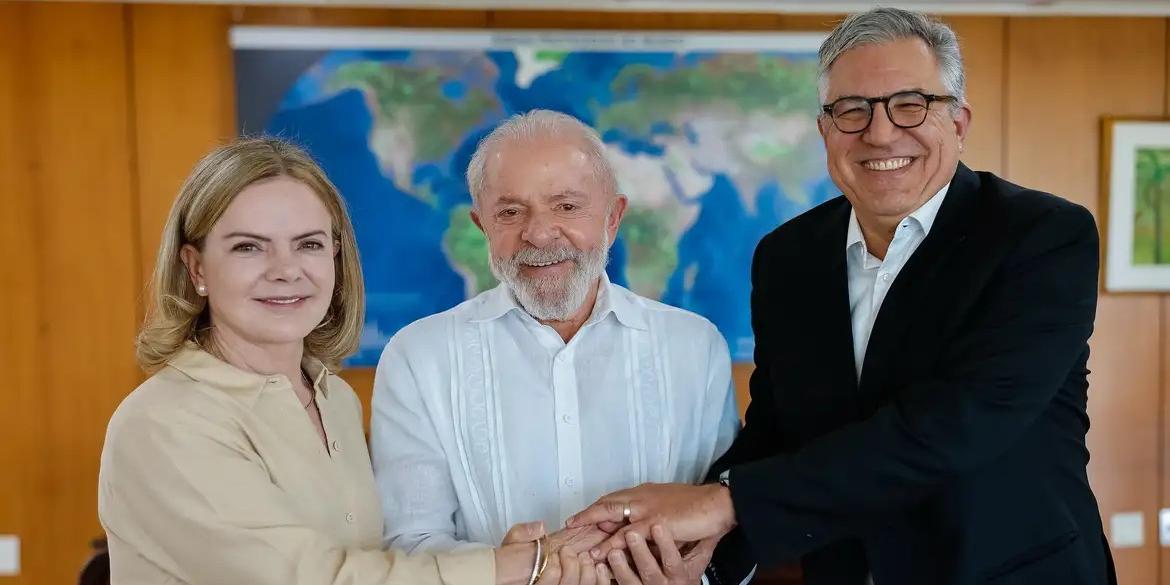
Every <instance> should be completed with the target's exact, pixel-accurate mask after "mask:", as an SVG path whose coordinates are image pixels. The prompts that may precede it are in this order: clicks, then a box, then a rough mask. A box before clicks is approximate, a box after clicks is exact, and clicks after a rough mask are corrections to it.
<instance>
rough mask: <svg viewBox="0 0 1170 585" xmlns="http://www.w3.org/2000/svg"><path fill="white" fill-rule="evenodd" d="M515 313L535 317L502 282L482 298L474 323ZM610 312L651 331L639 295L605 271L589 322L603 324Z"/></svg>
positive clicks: (626, 324) (636, 327)
mask: <svg viewBox="0 0 1170 585" xmlns="http://www.w3.org/2000/svg"><path fill="white" fill-rule="evenodd" d="M512 311H517V312H519V313H521V314H523V315H525V316H528V317H529V318H531V316H530V315H528V313H527V312H526V311H524V308H523V307H521V306H520V303H518V302H517V301H516V297H515V295H513V294H512V291H511V289H509V288H508V285H506V284H504V283H500V284H499V285H498V286H496V287H495V288H493V289H491V290H489V291H487V292H485V293H483V294H482V295H480V296H479V297H478V299H477V305H476V306H475V307H474V309H473V310H472V317H471V321H472V322H475V323H479V322H486V321H494V320H496V319H500V318H502V317H503V316H504V315H507V314H508V313H511V312H512ZM610 313H613V315H614V317H616V318H617V320H618V322H620V323H621V324H622V325H625V326H626V327H631V328H633V329H643V330H644V329H648V328H649V326H648V325H647V324H646V316H645V315H644V314H643V309H642V307H640V306H639V305H638V304H637V301H636V297H635V295H634V294H633V293H631V292H630V291H628V290H626V289H624V288H622V287H620V286H618V285H616V284H613V283H612V282H610V280H609V275H607V274H605V273H604V272H602V273H601V282H600V283H599V285H598V290H597V299H596V300H595V301H594V303H593V313H592V314H590V315H589V319H588V320H586V321H585V323H586V324H589V323H593V322H596V321H600V320H602V319H604V318H605V317H606V316H607V315H609V314H610Z"/></svg>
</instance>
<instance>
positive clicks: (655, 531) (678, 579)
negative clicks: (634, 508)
mask: <svg viewBox="0 0 1170 585" xmlns="http://www.w3.org/2000/svg"><path fill="white" fill-rule="evenodd" d="M650 535H651V537H653V539H654V544H655V545H656V546H657V548H658V558H655V556H654V554H653V553H652V552H651V551H650V547H649V546H648V544H647V543H646V541H645V540H644V539H642V537H640V536H638V535H637V533H635V532H629V533H627V535H626V544H627V546H628V547H629V552H630V556H631V557H633V559H634V566H635V567H636V568H637V572H636V573H635V572H634V569H632V568H630V565H629V563H628V562H627V561H626V555H625V554H623V553H622V551H619V550H613V551H610V553H609V556H608V557H606V558H607V560H608V562H609V569H610V571H612V573H613V577H614V579H616V580H617V582H618V585H696V584H697V583H699V582H700V580H701V579H702V577H703V571H705V570H706V569H707V565H708V564H710V563H711V555H712V554H714V553H715V545H716V544H718V543H719V537H712V538H708V539H705V540H700V541H699V542H698V544H696V545H695V546H694V548H692V549H691V550H690V551H688V552H687V554H686V556H683V555H682V554H681V553H680V552H679V550H678V546H677V545H676V544H675V542H674V536H672V535H671V534H670V530H668V529H667V528H666V527H664V526H659V525H655V526H654V527H653V528H652V529H651V530H650ZM660 562H661V566H660V565H659V563H660Z"/></svg>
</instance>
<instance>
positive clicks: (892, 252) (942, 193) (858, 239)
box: [845, 183, 951, 585]
mask: <svg viewBox="0 0 1170 585" xmlns="http://www.w3.org/2000/svg"><path fill="white" fill-rule="evenodd" d="M950 187H951V184H950V183H947V184H946V185H943V188H942V189H940V190H939V192H938V193H935V194H934V196H932V197H931V198H930V199H927V200H926V203H923V204H922V206H921V207H919V208H918V209H916V210H914V212H913V213H911V214H910V215H908V216H906V218H905V219H903V220H902V223H900V224H898V227H897V228H896V229H895V230H894V239H893V240H892V241H891V242H890V247H889V248H888V249H887V250H886V257H885V259H884V260H878V259H877V258H876V257H875V256H874V255H873V254H870V253H869V248H868V247H866V245H865V237H864V236H863V235H862V233H861V224H859V223H857V212H856V211H850V212H849V230H848V232H846V236H845V259H846V265H847V267H848V273H849V312H850V315H851V316H852V318H853V361H854V364H855V365H856V367H857V378H858V379H861V366H862V365H863V364H864V363H865V349H866V348H867V347H868V346H869V335H870V333H872V332H873V323H874V321H875V320H877V316H878V311H881V308H882V302H883V301H885V300H886V293H887V292H889V291H890V287H891V286H893V284H894V281H895V280H896V279H897V278H898V273H899V272H901V271H902V267H903V266H905V265H906V262H908V261H909V260H910V257H911V256H912V255H914V251H915V250H917V249H918V245H919V244H921V243H922V240H924V239H926V234H929V233H930V228H931V226H933V225H934V218H935V217H936V216H937V215H938V209H939V207H941V206H942V202H943V199H944V198H946V195H947V189H950ZM866 583H867V584H868V585H873V575H872V574H871V575H869V576H868V577H866Z"/></svg>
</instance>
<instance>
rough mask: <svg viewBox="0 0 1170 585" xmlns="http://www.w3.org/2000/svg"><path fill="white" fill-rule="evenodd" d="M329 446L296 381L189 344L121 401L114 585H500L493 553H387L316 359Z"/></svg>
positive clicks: (358, 437) (344, 400)
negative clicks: (297, 390)
mask: <svg viewBox="0 0 1170 585" xmlns="http://www.w3.org/2000/svg"><path fill="white" fill-rule="evenodd" d="M304 368H305V371H306V372H308V373H309V374H310V375H311V376H312V377H313V386H314V392H315V395H316V400H317V406H318V408H319V409H320V411H321V420H322V423H323V425H324V427H325V433H326V435H327V436H328V438H329V442H328V448H326V445H325V444H324V443H322V441H321V438H320V436H319V435H318V434H317V431H316V429H315V428H314V425H313V423H312V422H311V421H310V420H309V417H308V416H307V415H306V412H305V410H304V408H303V407H302V405H301V404H300V402H299V401H298V399H297V397H296V394H295V393H294V391H293V388H292V385H291V384H290V383H289V380H288V379H287V378H285V377H284V376H261V375H257V374H252V373H248V372H244V371H242V370H239V369H237V368H235V367H233V366H231V365H229V364H227V363H225V362H223V361H220V360H218V359H216V358H215V357H213V356H212V355H210V354H208V353H206V352H204V351H202V350H200V349H198V348H196V347H194V346H191V345H189V346H188V347H187V349H185V350H183V351H182V352H181V353H180V354H178V355H177V356H176V357H175V358H174V359H173V360H172V361H171V362H170V363H169V364H168V365H167V366H166V367H164V368H163V369H162V370H160V371H159V372H158V373H156V374H155V375H153V376H151V377H150V379H148V380H146V382H144V383H143V384H142V385H141V386H139V387H138V388H137V389H136V390H135V391H134V392H133V393H131V394H130V396H128V397H127V398H126V400H125V401H123V402H122V404H121V406H119V407H118V410H117V411H116V412H115V413H114V416H113V418H112V419H111V420H110V425H109V428H108V430H107V432H106V443H105V447H104V449H103V451H102V460H101V472H100V476H99V480H98V514H99V516H100V517H101V522H102V525H103V526H104V527H105V530H106V534H107V536H108V537H109V548H110V563H111V572H112V582H113V584H114V585H137V584H147V583H149V584H151V585H158V584H162V583H185V584H191V585H237V584H238V585H269V584H271V585H327V584H334V583H338V584H340V583H346V584H351V585H364V584H370V585H373V584H386V585H440V584H443V585H492V584H493V583H494V582H495V562H494V556H493V553H492V551H491V550H490V549H484V550H476V551H468V552H465V553H457V554H450V555H440V556H431V555H412V556H409V557H408V556H406V555H404V554H396V553H395V552H394V551H390V552H384V551H382V550H381V549H380V545H381V537H382V513H381V510H380V508H379V503H378V495H377V491H376V489H375V487H374V477H373V474H372V472H371V470H370V459H369V454H368V452H367V450H366V442H365V436H364V434H363V432H362V415H361V404H360V403H359V402H358V399H357V396H355V395H354V393H353V390H352V389H351V388H350V387H349V386H348V385H347V384H346V383H345V382H344V381H343V380H341V379H340V378H338V377H337V376H336V375H335V374H333V373H332V372H329V371H328V370H326V369H325V368H324V367H322V365H321V364H320V363H319V362H317V361H315V360H310V359H307V360H306V361H305V363H304Z"/></svg>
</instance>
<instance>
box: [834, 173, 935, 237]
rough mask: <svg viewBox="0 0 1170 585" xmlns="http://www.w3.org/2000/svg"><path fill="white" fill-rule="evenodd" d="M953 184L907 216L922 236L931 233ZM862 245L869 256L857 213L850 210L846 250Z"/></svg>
mask: <svg viewBox="0 0 1170 585" xmlns="http://www.w3.org/2000/svg"><path fill="white" fill-rule="evenodd" d="M950 188H951V184H950V183H947V184H946V185H943V188H942V189H939V190H938V193H935V194H934V196H933V197H931V198H930V199H927V200H926V203H923V204H922V205H921V206H919V207H918V209H915V210H914V211H913V212H911V213H910V215H908V216H906V218H907V219H910V220H912V221H914V222H915V223H917V224H918V227H920V228H922V236H923V237H926V235H927V234H929V233H930V228H931V227H932V226H933V225H934V220H935V218H936V217H938V210H939V208H940V207H942V202H943V199H945V198H946V196H947V191H948V190H950ZM857 245H860V246H861V249H862V252H863V253H866V254H868V252H869V249H868V248H867V247H866V245H865V236H864V235H863V234H862V233H861V224H860V223H858V222H857V211H856V210H854V209H850V210H849V229H848V231H847V232H846V234H845V249H846V250H851V249H853V247H855V246H857Z"/></svg>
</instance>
